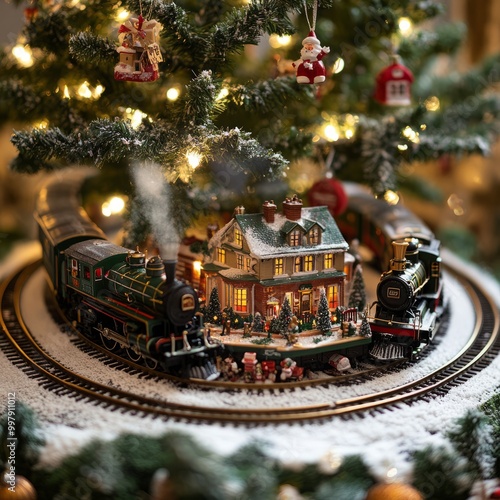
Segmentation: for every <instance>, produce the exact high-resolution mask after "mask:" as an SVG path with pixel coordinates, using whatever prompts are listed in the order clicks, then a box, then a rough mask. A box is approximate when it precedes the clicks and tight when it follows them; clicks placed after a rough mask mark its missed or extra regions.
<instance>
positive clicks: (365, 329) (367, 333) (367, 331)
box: [359, 316, 372, 337]
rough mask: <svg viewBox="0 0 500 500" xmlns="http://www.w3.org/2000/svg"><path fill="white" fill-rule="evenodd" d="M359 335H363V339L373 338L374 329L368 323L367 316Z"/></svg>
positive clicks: (364, 317)
mask: <svg viewBox="0 0 500 500" xmlns="http://www.w3.org/2000/svg"><path fill="white" fill-rule="evenodd" d="M359 334H360V335H362V336H363V337H371V336H372V329H371V327H370V323H368V319H367V318H366V316H363V319H362V320H361V326H360V328H359Z"/></svg>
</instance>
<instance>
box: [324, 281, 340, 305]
mask: <svg viewBox="0 0 500 500" xmlns="http://www.w3.org/2000/svg"><path fill="white" fill-rule="evenodd" d="M326 298H327V299H328V307H329V308H330V309H335V308H336V307H338V305H339V295H338V290H337V286H336V285H329V286H328V287H327V289H326Z"/></svg>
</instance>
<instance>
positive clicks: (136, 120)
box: [125, 108, 148, 130]
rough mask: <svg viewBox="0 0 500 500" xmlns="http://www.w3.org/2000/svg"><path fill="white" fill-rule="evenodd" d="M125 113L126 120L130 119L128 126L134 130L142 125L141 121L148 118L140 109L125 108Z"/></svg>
mask: <svg viewBox="0 0 500 500" xmlns="http://www.w3.org/2000/svg"><path fill="white" fill-rule="evenodd" d="M125 113H126V115H127V118H129V119H130V126H131V127H132V128H133V129H134V130H136V129H138V128H139V127H140V125H141V123H142V120H143V119H144V118H146V117H147V116H148V115H147V114H146V113H143V112H142V111H141V110H140V109H132V108H127V109H126V110H125Z"/></svg>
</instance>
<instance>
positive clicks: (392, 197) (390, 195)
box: [384, 190, 399, 472]
mask: <svg viewBox="0 0 500 500" xmlns="http://www.w3.org/2000/svg"><path fill="white" fill-rule="evenodd" d="M384 200H385V201H386V202H387V203H389V205H397V203H398V202H399V195H398V193H396V192H395V191H391V190H389V191H386V192H385V193H384ZM396 472H397V471H396Z"/></svg>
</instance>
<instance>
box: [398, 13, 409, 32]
mask: <svg viewBox="0 0 500 500" xmlns="http://www.w3.org/2000/svg"><path fill="white" fill-rule="evenodd" d="M398 26H399V31H401V34H402V35H409V34H410V33H411V32H412V31H413V23H412V22H411V19H408V18H407V17H401V18H400V19H399V21H398Z"/></svg>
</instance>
